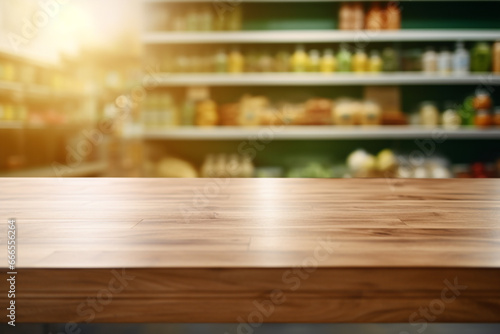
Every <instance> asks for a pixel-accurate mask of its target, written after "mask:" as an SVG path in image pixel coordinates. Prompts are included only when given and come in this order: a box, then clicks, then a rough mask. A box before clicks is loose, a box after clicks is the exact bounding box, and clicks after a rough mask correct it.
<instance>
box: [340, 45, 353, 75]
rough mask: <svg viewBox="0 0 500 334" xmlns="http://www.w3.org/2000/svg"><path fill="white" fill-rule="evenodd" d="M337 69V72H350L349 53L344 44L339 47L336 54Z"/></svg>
mask: <svg viewBox="0 0 500 334" xmlns="http://www.w3.org/2000/svg"><path fill="white" fill-rule="evenodd" d="M337 69H338V71H339V72H350V71H351V53H350V52H349V51H348V50H347V46H346V45H345V44H341V45H340V49H339V52H338V53H337Z"/></svg>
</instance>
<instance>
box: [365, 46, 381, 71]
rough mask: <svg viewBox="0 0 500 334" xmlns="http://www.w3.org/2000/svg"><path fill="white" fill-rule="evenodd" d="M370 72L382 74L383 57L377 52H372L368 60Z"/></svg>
mask: <svg viewBox="0 0 500 334" xmlns="http://www.w3.org/2000/svg"><path fill="white" fill-rule="evenodd" d="M368 71H369V72H381V71H382V57H380V53H379V52H378V51H377V50H372V51H371V52H370V58H369V59H368Z"/></svg>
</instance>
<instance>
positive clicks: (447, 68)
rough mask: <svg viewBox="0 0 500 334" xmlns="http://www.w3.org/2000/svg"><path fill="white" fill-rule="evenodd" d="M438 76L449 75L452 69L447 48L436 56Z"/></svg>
mask: <svg viewBox="0 0 500 334" xmlns="http://www.w3.org/2000/svg"><path fill="white" fill-rule="evenodd" d="M437 63H438V64H437V67H438V72H439V74H450V73H451V68H452V58H451V53H450V52H449V51H448V49H447V48H443V49H442V50H441V52H440V53H439V56H438V62H437Z"/></svg>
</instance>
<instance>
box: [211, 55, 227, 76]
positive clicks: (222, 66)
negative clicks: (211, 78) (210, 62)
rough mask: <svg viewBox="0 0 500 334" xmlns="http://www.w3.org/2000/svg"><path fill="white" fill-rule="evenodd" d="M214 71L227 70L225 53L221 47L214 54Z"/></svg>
mask: <svg viewBox="0 0 500 334" xmlns="http://www.w3.org/2000/svg"><path fill="white" fill-rule="evenodd" d="M214 63H215V72H217V73H224V72H226V71H227V64H228V61H227V55H226V52H225V51H224V50H223V49H219V51H217V53H216V55H215V61H214Z"/></svg>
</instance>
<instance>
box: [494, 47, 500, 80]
mask: <svg viewBox="0 0 500 334" xmlns="http://www.w3.org/2000/svg"><path fill="white" fill-rule="evenodd" d="M493 73H496V74H500V40H497V41H496V42H495V43H494V44H493Z"/></svg>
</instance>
